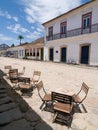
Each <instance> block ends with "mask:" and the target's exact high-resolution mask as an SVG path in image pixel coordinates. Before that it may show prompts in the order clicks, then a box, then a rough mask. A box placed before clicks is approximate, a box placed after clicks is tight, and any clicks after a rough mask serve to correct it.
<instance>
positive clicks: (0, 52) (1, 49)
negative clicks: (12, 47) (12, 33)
mask: <svg viewBox="0 0 98 130" xmlns="http://www.w3.org/2000/svg"><path fill="white" fill-rule="evenodd" d="M8 48H9V46H8V45H6V44H1V45H0V55H2V56H3V55H5V53H6V50H7V49H8Z"/></svg>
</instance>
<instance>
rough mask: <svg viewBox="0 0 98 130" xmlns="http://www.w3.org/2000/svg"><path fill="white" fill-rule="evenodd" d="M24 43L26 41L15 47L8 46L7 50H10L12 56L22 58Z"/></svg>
mask: <svg viewBox="0 0 98 130" xmlns="http://www.w3.org/2000/svg"><path fill="white" fill-rule="evenodd" d="M26 44H27V43H25V44H21V45H18V46H15V47H10V48H8V49H7V52H11V54H13V57H14V58H19V59H22V58H23V57H25V48H24V46H25V45H26ZM9 54H10V53H9ZM9 56H10V55H9Z"/></svg>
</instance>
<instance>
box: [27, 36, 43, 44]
mask: <svg viewBox="0 0 98 130" xmlns="http://www.w3.org/2000/svg"><path fill="white" fill-rule="evenodd" d="M37 43H44V38H43V37H41V38H38V39H36V40H35V41H32V42H31V43H29V45H31V44H37Z"/></svg>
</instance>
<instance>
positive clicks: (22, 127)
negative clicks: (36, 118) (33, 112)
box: [0, 119, 33, 130]
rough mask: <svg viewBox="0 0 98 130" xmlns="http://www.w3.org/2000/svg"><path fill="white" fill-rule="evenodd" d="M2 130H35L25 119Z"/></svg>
mask: <svg viewBox="0 0 98 130" xmlns="http://www.w3.org/2000/svg"><path fill="white" fill-rule="evenodd" d="M0 130H33V129H32V128H31V127H30V125H29V123H28V122H27V121H26V120H25V119H21V120H17V121H14V122H12V123H10V124H8V125H6V126H4V127H2V128H1V129H0Z"/></svg>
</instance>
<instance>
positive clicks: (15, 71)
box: [9, 69, 18, 79]
mask: <svg viewBox="0 0 98 130" xmlns="http://www.w3.org/2000/svg"><path fill="white" fill-rule="evenodd" d="M17 77H18V69H11V70H9V78H10V79H14V78H17Z"/></svg>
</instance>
